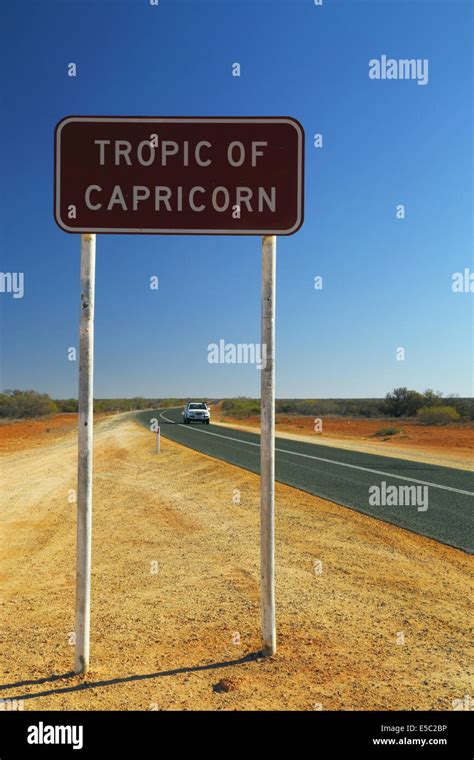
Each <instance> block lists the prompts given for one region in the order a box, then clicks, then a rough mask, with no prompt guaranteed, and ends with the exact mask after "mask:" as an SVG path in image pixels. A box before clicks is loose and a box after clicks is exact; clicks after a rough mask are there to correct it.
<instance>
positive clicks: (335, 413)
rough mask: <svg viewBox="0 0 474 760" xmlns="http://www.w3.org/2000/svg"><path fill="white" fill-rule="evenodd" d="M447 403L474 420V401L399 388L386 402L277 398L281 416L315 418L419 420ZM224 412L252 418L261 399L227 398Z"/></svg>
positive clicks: (466, 418)
mask: <svg viewBox="0 0 474 760" xmlns="http://www.w3.org/2000/svg"><path fill="white" fill-rule="evenodd" d="M447 402H448V405H449V406H450V407H452V408H453V409H454V410H455V411H456V412H457V413H458V415H459V417H458V418H457V419H464V420H469V419H474V399H472V398H459V397H456V396H448V397H443V394H442V393H435V391H432V390H431V389H428V390H426V391H425V392H424V393H418V391H413V390H409V389H408V388H395V389H394V390H393V391H392V392H390V393H387V395H386V396H385V398H384V399H380V398H364V399H347V398H342V399H337V398H334V399H277V400H276V403H275V409H276V413H277V414H289V415H301V416H312V417H366V418H377V417H389V418H405V417H417V413H418V410H419V409H423V408H425V407H427V408H431V407H435V408H437V407H443V406H446V405H447ZM222 411H223V412H224V413H225V414H226V415H227V416H229V417H236V418H237V419H242V418H244V417H251V416H252V415H255V414H260V400H259V399H252V398H246V397H240V398H229V399H224V401H223V402H222ZM452 421H456V420H454V419H453V420H452ZM381 435H382V434H381Z"/></svg>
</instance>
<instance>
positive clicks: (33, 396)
mask: <svg viewBox="0 0 474 760" xmlns="http://www.w3.org/2000/svg"><path fill="white" fill-rule="evenodd" d="M57 411H58V407H57V405H56V404H55V402H54V401H53V400H52V399H51V398H50V397H49V396H48V394H47V393H37V392H36V391H5V392H4V393H0V418H1V417H6V418H8V419H24V418H29V417H45V416H46V415H49V414H54V413H55V412H57Z"/></svg>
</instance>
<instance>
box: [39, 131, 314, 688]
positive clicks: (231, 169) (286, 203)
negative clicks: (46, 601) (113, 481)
mask: <svg viewBox="0 0 474 760" xmlns="http://www.w3.org/2000/svg"><path fill="white" fill-rule="evenodd" d="M209 167H211V170H210V169H209ZM157 183H160V184H157ZM303 217H304V131H303V128H302V126H301V124H300V123H299V122H298V121H296V120H295V119H293V118H291V117H287V116H281V117H279V116H271V117H267V116H264V117H243V116H237V117H218V116H214V117H192V116H189V117H169V116H166V117H165V116H160V117H152V116H128V117H127V116H67V117H65V118H64V119H62V120H61V121H60V122H59V123H58V124H57V125H56V129H55V138H54V218H55V221H56V223H57V224H58V226H59V227H60V228H61V229H62V230H64V231H66V232H69V233H73V234H78V233H80V234H81V317H80V349H79V350H80V356H79V409H78V411H79V423H78V424H79V429H78V455H79V456H78V476H77V482H78V487H77V561H76V628H75V634H76V649H75V662H74V669H75V672H76V673H82V674H83V673H87V671H88V669H89V632H90V606H91V599H90V596H91V534H92V453H93V452H92V436H93V363H94V360H93V354H94V289H95V253H96V233H99V234H161V235H258V236H262V284H261V309H262V311H261V329H262V336H261V340H262V352H263V347H264V346H265V351H266V355H265V362H264V363H263V364H262V368H261V373H262V374H261V421H260V426H261V450H260V468H261V508H260V598H261V621H262V645H263V652H264V653H265V654H266V655H273V654H275V652H276V622H275V620H276V615H275V556H274V554H275V275H276V236H277V235H292V234H293V233H294V232H297V230H299V228H300V227H301V225H302V224H303ZM262 356H263V353H262ZM160 439H161V432H160V427H159V426H158V429H157V436H156V452H157V453H160V447H161V440H160Z"/></svg>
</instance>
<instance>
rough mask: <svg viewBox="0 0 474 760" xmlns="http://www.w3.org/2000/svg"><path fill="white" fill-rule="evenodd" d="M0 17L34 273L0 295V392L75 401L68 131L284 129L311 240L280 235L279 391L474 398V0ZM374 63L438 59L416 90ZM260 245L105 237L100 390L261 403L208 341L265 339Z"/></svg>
mask: <svg viewBox="0 0 474 760" xmlns="http://www.w3.org/2000/svg"><path fill="white" fill-rule="evenodd" d="M0 13H1V17H2V18H1V23H2V26H3V41H2V45H1V48H0V56H1V90H2V96H1V105H2V107H1V113H2V119H1V121H0V130H1V141H0V149H1V157H0V159H1V173H2V178H3V185H2V198H1V208H0V249H1V265H0V266H1V271H2V272H23V273H24V277H25V281H24V282H25V284H24V296H23V298H17V299H14V298H13V295H12V293H7V292H5V293H0V305H1V309H2V340H1V343H2V369H3V372H2V378H1V386H2V388H34V389H36V390H38V391H42V392H47V393H50V394H51V395H52V396H54V397H69V396H77V369H78V362H77V361H76V362H71V361H68V348H69V347H71V346H73V347H75V346H77V345H78V319H79V294H80V289H79V253H80V238H79V236H77V235H70V234H67V233H65V232H63V231H61V230H60V229H59V228H58V227H57V225H56V223H55V221H54V219H53V147H54V146H53V132H54V127H55V125H56V123H57V122H58V121H59V120H60V119H61V118H62V117H64V116H67V115H69V114H76V115H77V114H83V115H88V114H95V115H114V114H118V115H150V116H159V115H167V116H170V115H171V116H175V115H176V116H181V115H184V116H185V115H193V116H197V115H203V116H206V115H215V116H225V115H232V116H233V115H241V116H272V115H278V116H281V115H289V116H293V117H295V118H297V119H298V120H299V121H300V122H301V123H302V125H303V127H304V129H305V133H306V186H305V191H306V202H305V223H304V225H303V227H302V228H301V230H300V231H299V232H297V233H296V234H294V235H292V236H288V237H280V238H278V251H277V262H278V263H277V270H278V272H277V277H278V282H277V396H279V397H312V398H315V397H316V398H317V397H320V398H321V397H361V396H365V397H369V396H382V395H384V394H385V393H386V392H387V391H388V390H391V389H392V388H393V387H395V386H400V385H406V386H408V387H410V388H415V389H417V390H420V391H422V390H424V389H425V388H427V387H431V388H434V389H436V390H441V391H443V392H445V393H450V392H455V393H459V394H460V395H464V396H465V395H472V392H473V387H472V379H473V373H472V358H473V354H472V302H473V298H474V294H473V293H469V292H463V293H453V290H452V275H453V273H455V272H463V271H464V269H465V268H466V267H469V268H470V270H471V271H472V270H473V261H472V199H473V193H472V165H473V162H472V158H473V150H472V140H473V123H472V122H473V119H472V92H473V81H472V79H473V75H472V21H473V19H472V16H473V5H472V3H471V2H461V0H450V1H449V2H445V1H440V2H436V1H435V0H432V1H431V2H428V1H423V2H407V1H403V0H401V1H400V0H397V1H396V2H385V1H383V0H377V1H376V2H358V1H357V0H350V1H349V2H340V1H338V0H324V2H323V5H322V6H321V7H319V6H315V5H314V1H313V0H285V1H283V0H282V1H281V2H278V1H277V0H253V2H243V1H242V0H240V1H239V2H237V1H236V0H218V1H216V2H206V1H205V0H189V1H188V2H185V1H184V0H160V2H159V4H158V6H152V5H150V1H149V0H128V1H125V0H122V1H116V0H93V1H92V0H90V1H87V0H61V1H59V0H41V1H40V2H37V1H35V2H33V1H32V0H30V1H27V2H21V3H20V2H10V3H2V4H1V11H0ZM382 55H386V56H387V57H388V58H394V59H402V58H415V59H428V62H429V69H428V71H429V79H428V83H427V84H426V85H419V84H418V83H417V81H416V80H387V79H386V80H380V79H379V80H375V79H370V78H369V75H368V73H369V61H370V60H371V59H374V58H378V59H380V58H381V56H382ZM71 62H74V63H76V65H77V76H76V77H70V76H68V68H67V67H68V64H69V63H71ZM235 62H238V63H240V66H241V76H240V77H233V76H232V64H233V63H235ZM315 133H322V135H323V147H322V148H315V147H314V145H313V136H314V134H315ZM398 204H404V206H405V219H397V217H396V207H397V205H398ZM260 245H261V243H260V239H259V238H258V237H240V238H239V237H220V236H218V237H207V236H192V237H188V236H183V237H180V236H159V235H157V236H153V235H143V236H130V235H119V236H116V235H111V236H106V235H102V236H99V235H98V236H97V284H96V328H95V329H96V333H95V335H96V346H95V396H97V397H111V396H135V395H144V396H157V397H160V396H167V395H173V396H186V395H194V394H195V395H202V396H208V397H214V396H216V397H218V396H234V395H253V396H257V395H259V387H260V386H259V383H260V373H259V371H258V370H257V369H256V368H255V367H254V366H249V365H238V364H237V365H215V364H209V363H208V361H207V357H208V351H207V347H208V344H209V343H213V342H218V341H219V340H221V339H224V340H225V341H226V342H233V343H250V342H253V343H256V342H258V341H259V340H260V274H261V271H260V270H261V253H260ZM153 275H157V276H158V277H159V289H158V290H157V291H156V290H150V287H149V280H150V277H151V276H153ZM318 275H319V276H322V277H323V288H322V290H315V289H314V278H315V277H316V276H318ZM398 347H403V348H404V349H405V360H404V361H398V360H397V357H396V350H397V348H398Z"/></svg>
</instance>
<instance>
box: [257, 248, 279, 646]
mask: <svg viewBox="0 0 474 760" xmlns="http://www.w3.org/2000/svg"><path fill="white" fill-rule="evenodd" d="M275 274H276V236H275V235H269V236H265V237H264V238H263V239H262V356H263V346H265V349H266V361H265V362H264V364H263V366H262V376H261V412H260V415H261V419H260V478H261V480H260V493H261V501H260V595H261V612H262V638H263V651H264V653H265V654H267V655H273V654H275V652H276V629H275Z"/></svg>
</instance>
